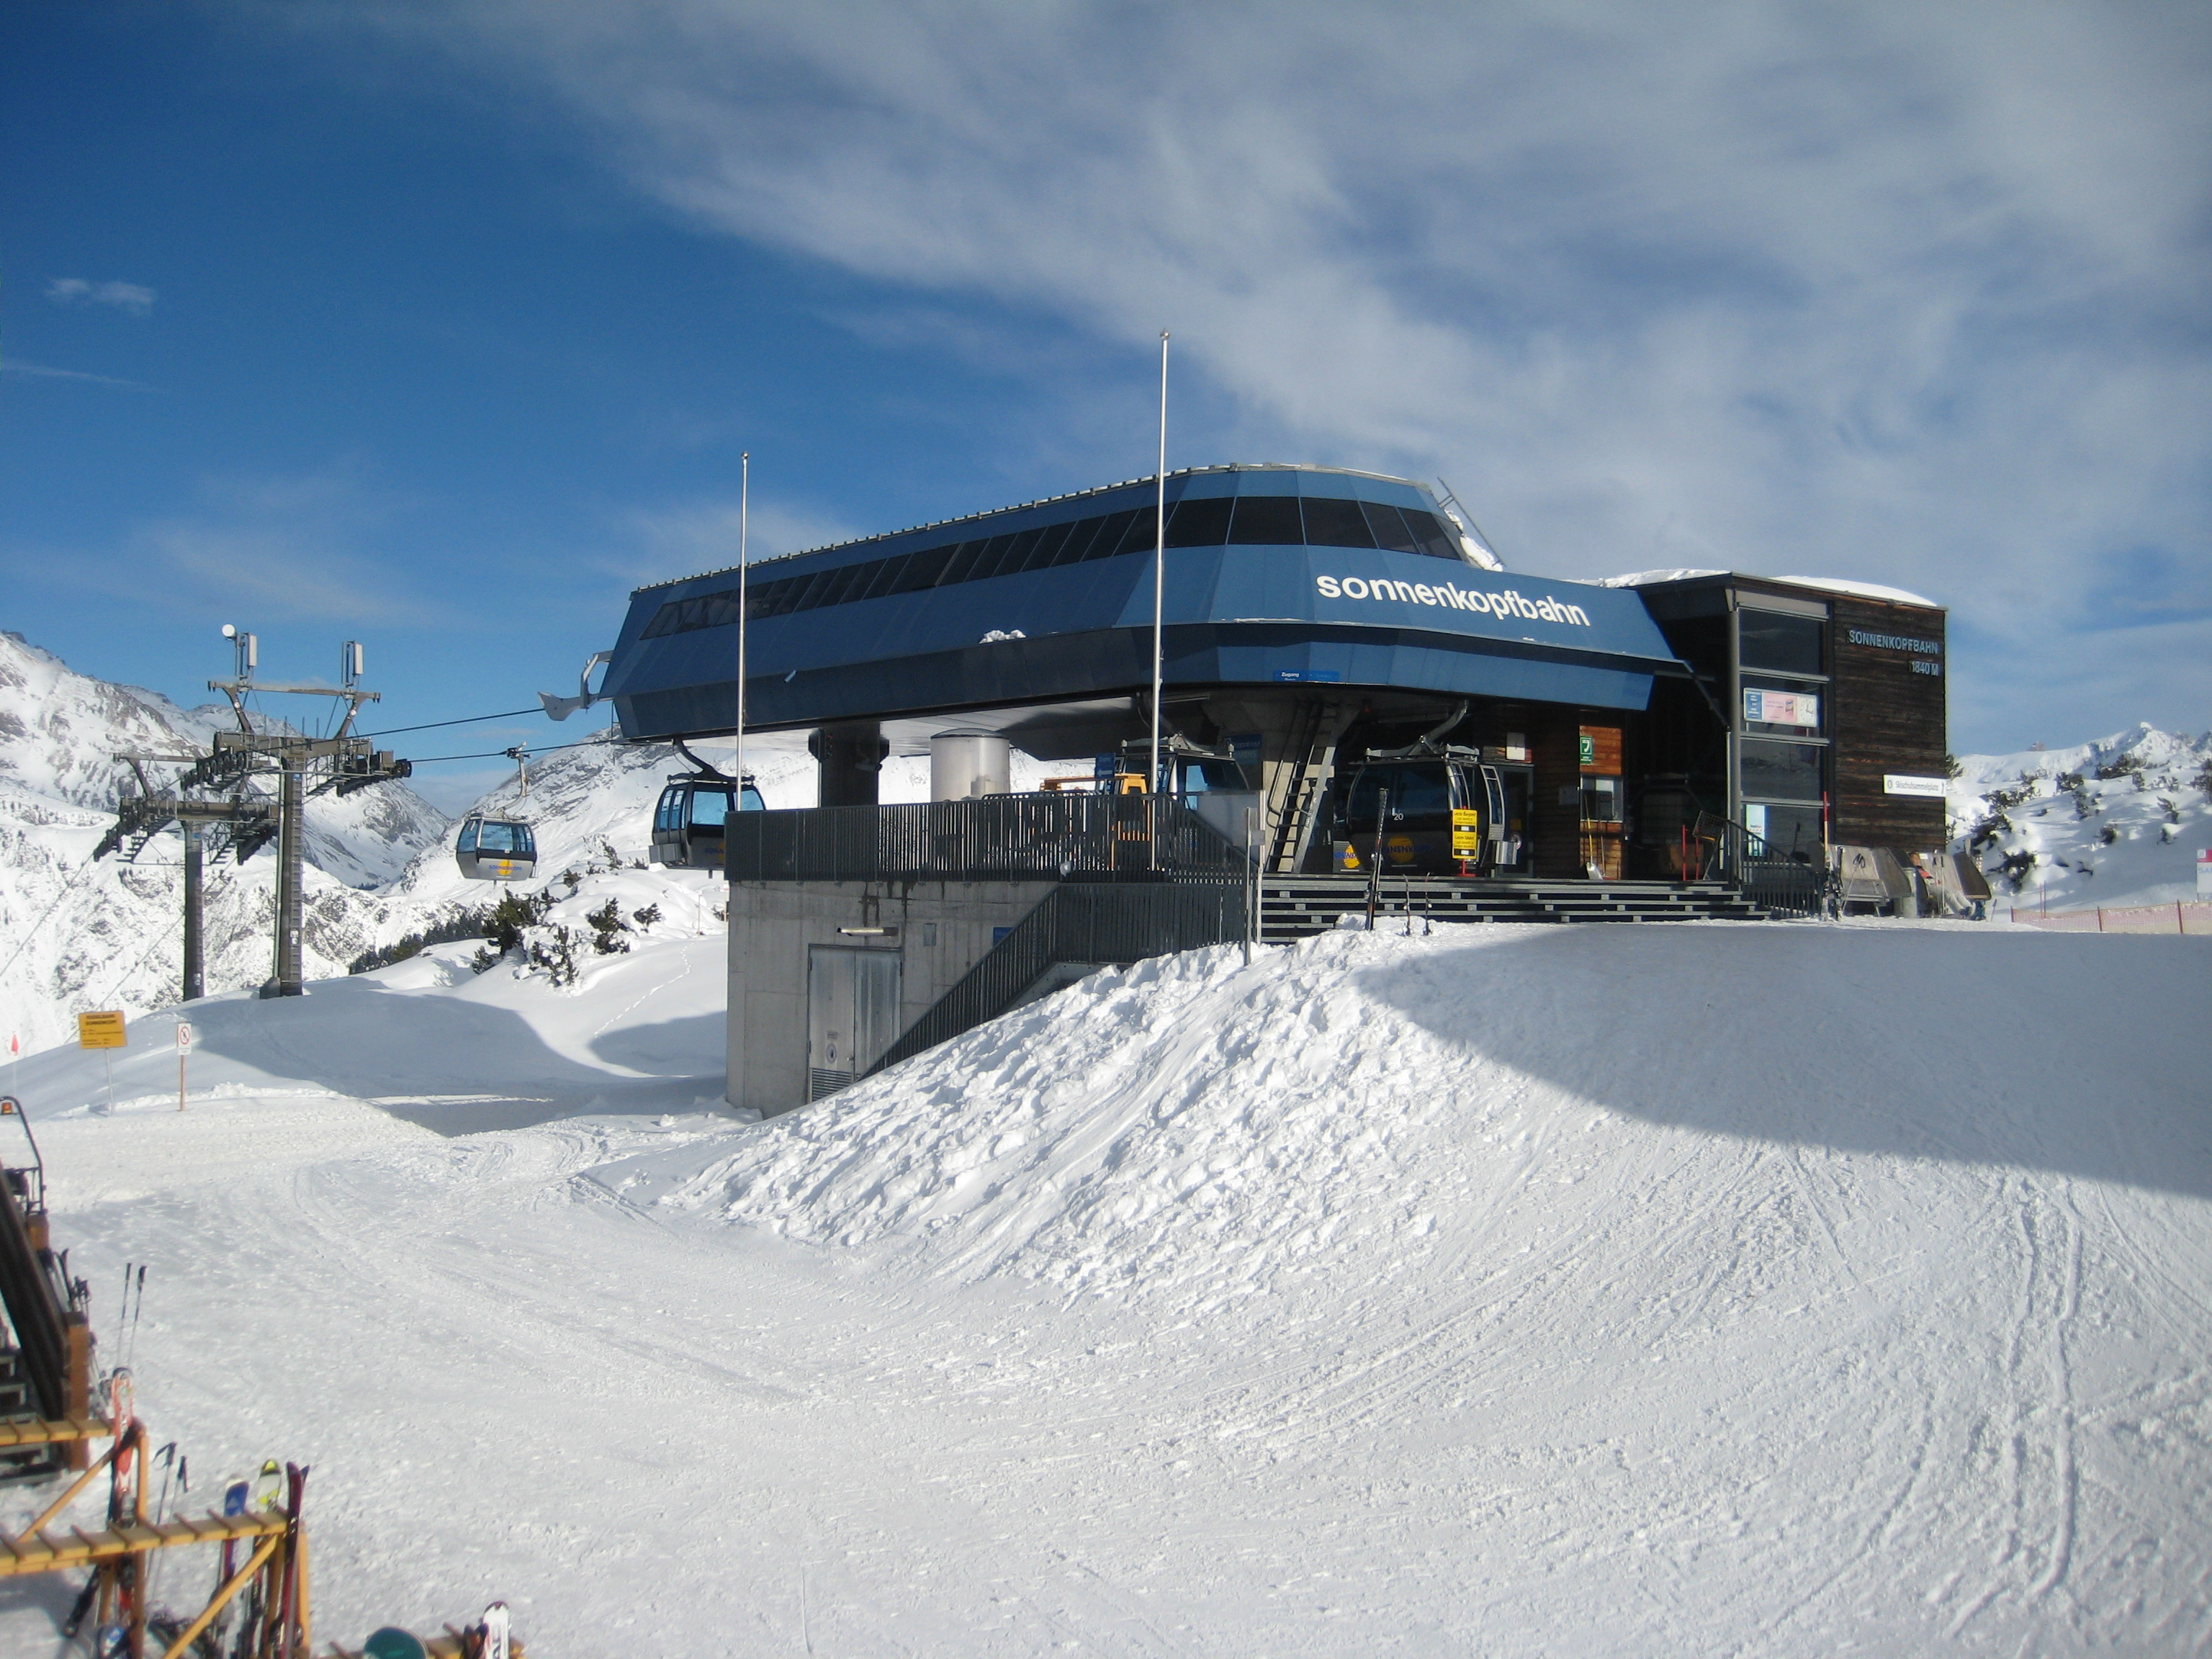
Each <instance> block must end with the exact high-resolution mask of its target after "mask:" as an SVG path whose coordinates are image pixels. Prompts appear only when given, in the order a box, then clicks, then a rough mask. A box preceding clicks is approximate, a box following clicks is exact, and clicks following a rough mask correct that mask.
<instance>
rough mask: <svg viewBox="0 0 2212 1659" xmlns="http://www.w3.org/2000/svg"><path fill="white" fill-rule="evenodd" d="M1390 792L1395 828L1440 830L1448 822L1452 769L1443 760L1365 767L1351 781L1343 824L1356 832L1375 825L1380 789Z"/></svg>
mask: <svg viewBox="0 0 2212 1659" xmlns="http://www.w3.org/2000/svg"><path fill="white" fill-rule="evenodd" d="M1386 787H1387V788H1388V789H1389V792H1390V801H1389V818H1388V819H1387V820H1386V822H1387V823H1389V824H1390V825H1392V826H1395V827H1400V828H1412V829H1431V828H1435V829H1441V828H1443V827H1445V826H1447V825H1449V823H1451V809H1452V791H1451V772H1450V769H1449V768H1448V767H1446V766H1445V765H1444V764H1443V763H1442V762H1437V763H1435V764H1433V765H1422V766H1368V767H1363V768H1361V769H1360V772H1359V775H1358V777H1356V778H1354V779H1353V780H1352V796H1351V799H1350V800H1349V801H1348V802H1347V803H1346V806H1345V827H1346V829H1350V830H1352V832H1354V833H1355V834H1356V833H1357V832H1358V831H1359V830H1362V829H1373V828H1374V827H1375V814H1376V811H1377V810H1378V805H1379V803H1380V801H1381V799H1382V793H1383V790H1384V789H1385V788H1386Z"/></svg>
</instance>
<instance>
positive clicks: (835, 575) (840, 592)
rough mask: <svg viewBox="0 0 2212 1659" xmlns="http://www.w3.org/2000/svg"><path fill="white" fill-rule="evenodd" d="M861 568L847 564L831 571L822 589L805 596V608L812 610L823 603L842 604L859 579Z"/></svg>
mask: <svg viewBox="0 0 2212 1659" xmlns="http://www.w3.org/2000/svg"><path fill="white" fill-rule="evenodd" d="M863 568H864V567H862V566H860V565H857V564H848V565H846V566H845V567H844V568H842V569H838V570H833V571H831V572H830V573H829V582H828V584H827V585H826V586H823V589H822V591H821V592H819V593H811V594H809V595H808V596H807V605H806V608H807V609H808V610H810V611H812V610H815V609H817V607H819V606H822V605H842V604H843V603H844V602H845V598H846V596H847V595H848V594H849V593H850V592H852V591H853V587H854V584H855V583H856V582H858V581H859V580H860V573H861V570H862V569H863Z"/></svg>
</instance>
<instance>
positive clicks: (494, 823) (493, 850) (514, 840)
mask: <svg viewBox="0 0 2212 1659" xmlns="http://www.w3.org/2000/svg"><path fill="white" fill-rule="evenodd" d="M476 850H477V852H479V853H489V854H492V855H494V856H495V857H497V858H510V859H527V858H535V857H537V856H538V842H537V841H536V840H535V838H533V837H532V835H531V833H530V826H529V825H528V824H526V823H501V822H499V821H498V820H496V819H494V820H491V821H489V822H488V823H480V824H478V825H477V845H476Z"/></svg>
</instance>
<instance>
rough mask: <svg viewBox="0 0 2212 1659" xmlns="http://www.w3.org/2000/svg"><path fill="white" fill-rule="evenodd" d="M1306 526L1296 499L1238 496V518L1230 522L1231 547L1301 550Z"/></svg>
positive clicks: (1280, 496) (1290, 496)
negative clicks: (1290, 548) (1285, 547)
mask: <svg viewBox="0 0 2212 1659" xmlns="http://www.w3.org/2000/svg"><path fill="white" fill-rule="evenodd" d="M1305 539H1306V532H1305V526H1304V524H1303V523H1302V522H1301V521H1300V520H1299V518H1298V498H1297V496H1295V495H1239V496H1238V497H1237V516H1236V517H1235V518H1233V519H1231V520H1230V521H1229V544H1230V545H1231V547H1274V546H1287V547H1301V546H1303V545H1304V544H1305Z"/></svg>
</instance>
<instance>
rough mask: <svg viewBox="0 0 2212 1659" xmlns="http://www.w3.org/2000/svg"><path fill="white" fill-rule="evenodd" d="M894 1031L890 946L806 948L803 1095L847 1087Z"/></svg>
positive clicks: (814, 1096)
mask: <svg viewBox="0 0 2212 1659" xmlns="http://www.w3.org/2000/svg"><path fill="white" fill-rule="evenodd" d="M898 1034H899V957H898V953H897V952H896V951H867V950H855V949H854V948H852V947H850V946H848V945H808V946H807V947H806V1097H807V1098H808V1099H809V1100H820V1099H821V1098H823V1097H824V1096H825V1095H834V1094H836V1092H837V1091H839V1090H840V1089H848V1088H850V1087H851V1086H852V1085H853V1082H854V1079H856V1078H858V1077H859V1076H860V1074H861V1073H863V1072H865V1071H866V1070H867V1069H868V1067H869V1066H872V1065H874V1064H875V1063H876V1061H877V1060H878V1059H880V1058H881V1057H882V1055H883V1052H884V1049H886V1048H890V1046H891V1043H892V1042H893V1041H894V1040H895V1039H896V1037H897V1036H898Z"/></svg>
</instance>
